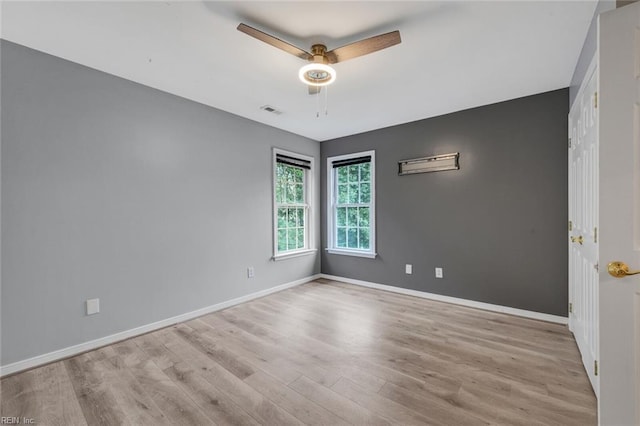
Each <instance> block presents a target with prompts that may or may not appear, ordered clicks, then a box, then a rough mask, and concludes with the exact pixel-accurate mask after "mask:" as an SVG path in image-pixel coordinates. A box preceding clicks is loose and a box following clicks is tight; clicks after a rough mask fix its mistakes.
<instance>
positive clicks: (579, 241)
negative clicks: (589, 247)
mask: <svg viewBox="0 0 640 426" xmlns="http://www.w3.org/2000/svg"><path fill="white" fill-rule="evenodd" d="M583 241H584V239H583V238H582V235H578V236H577V237H571V242H572V243H579V244H580V245H582V242H583Z"/></svg>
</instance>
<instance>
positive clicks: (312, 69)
mask: <svg viewBox="0 0 640 426" xmlns="http://www.w3.org/2000/svg"><path fill="white" fill-rule="evenodd" d="M298 77H299V78H300V81H302V82H303V83H304V84H308V85H310V86H326V85H328V84H331V83H333V82H334V81H335V80H336V70H334V69H333V68H331V67H330V66H329V65H327V64H323V63H318V62H314V63H311V64H307V65H305V66H303V67H302V68H300V71H299V72H298Z"/></svg>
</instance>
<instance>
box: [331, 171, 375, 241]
mask: <svg viewBox="0 0 640 426" xmlns="http://www.w3.org/2000/svg"><path fill="white" fill-rule="evenodd" d="M336 176H337V182H336V184H337V190H338V192H337V200H336V202H337V203H336V204H337V206H336V233H337V235H336V237H337V241H336V247H338V248H349V249H359V250H369V248H370V247H371V245H370V244H371V241H370V232H371V231H370V230H371V228H370V223H369V217H370V209H371V207H370V203H371V163H362V164H354V165H350V166H343V167H337V168H336Z"/></svg>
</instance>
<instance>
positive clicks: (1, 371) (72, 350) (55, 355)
mask: <svg viewBox="0 0 640 426" xmlns="http://www.w3.org/2000/svg"><path fill="white" fill-rule="evenodd" d="M318 278H320V274H316V275H312V276H310V277H305V278H301V279H299V280H296V281H292V282H289V283H286V284H281V285H278V286H275V287H271V288H268V289H266V290H261V291H258V292H256V293H251V294H248V295H246V296H241V297H238V298H235V299H231V300H227V301H226V302H221V303H217V304H215V305H211V306H207V307H205V308H201V309H197V310H195V311H191V312H187V313H185V314H181V315H177V316H175V317H171V318H167V319H164V320H161V321H157V322H154V323H151V324H147V325H143V326H140V327H136V328H132V329H130V330H125V331H121V332H119V333H115V334H112V335H110V336H105V337H101V338H99V339H95V340H91V341H89V342H84V343H80V344H78V345H74V346H69V347H68V348H64V349H59V350H57V351H53V352H49V353H46V354H43V355H38V356H35V357H33V358H28V359H25V360H22V361H16V362H14V363H11V364H7V365H3V366H0V377H3V376H6V375H8V374H13V373H17V372H19V371H23V370H27V369H30V368H34V367H38V366H40V365H44V364H48V363H50V362H54V361H59V360H61V359H64V358H69V357H71V356H74V355H78V354H80V353H83V352H87V351H90V350H93V349H97V348H100V347H103V346H106V345H110V344H112V343H115V342H119V341H121V340H125V339H129V338H131V337H135V336H139V335H141V334H145V333H149V332H150V331H155V330H158V329H161V328H165V327H169V326H171V325H175V324H177V323H181V322H185V321H189V320H191V319H194V318H197V317H201V316H202V315H206V314H209V313H211V312H216V311H220V310H222V309H226V308H229V307H231V306H235V305H239V304H240V303H245V302H249V301H251V300H253V299H258V298H260V297H264V296H268V295H269V294H272V293H276V292H278V291H282V290H286V289H288V288H291V287H295V286H298V285H301V284H305V283H308V282H310V281H314V280H316V279H318Z"/></svg>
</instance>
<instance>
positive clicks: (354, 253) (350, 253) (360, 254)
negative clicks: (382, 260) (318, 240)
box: [325, 248, 378, 259]
mask: <svg viewBox="0 0 640 426" xmlns="http://www.w3.org/2000/svg"><path fill="white" fill-rule="evenodd" d="M325 251H326V252H327V253H329V254H340V255H343V256H355V257H368V258H369V259H375V258H376V256H378V253H371V252H368V251H361V250H343V249H331V248H327V249H325Z"/></svg>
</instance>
